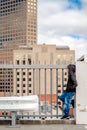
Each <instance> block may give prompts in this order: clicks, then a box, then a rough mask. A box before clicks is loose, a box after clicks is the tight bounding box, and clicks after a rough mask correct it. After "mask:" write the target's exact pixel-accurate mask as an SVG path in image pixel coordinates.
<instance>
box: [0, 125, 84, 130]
mask: <svg viewBox="0 0 87 130" xmlns="http://www.w3.org/2000/svg"><path fill="white" fill-rule="evenodd" d="M9 129H12V130H86V126H84V125H65V124H54V125H53V124H50V125H44V124H43V125H20V126H19V127H8V126H7V125H0V130H9Z"/></svg>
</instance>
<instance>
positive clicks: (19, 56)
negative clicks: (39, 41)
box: [13, 44, 75, 102]
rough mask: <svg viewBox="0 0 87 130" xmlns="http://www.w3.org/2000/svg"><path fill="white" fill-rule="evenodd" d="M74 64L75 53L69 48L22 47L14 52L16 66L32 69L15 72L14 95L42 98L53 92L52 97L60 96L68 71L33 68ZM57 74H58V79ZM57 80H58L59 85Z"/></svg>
mask: <svg viewBox="0 0 87 130" xmlns="http://www.w3.org/2000/svg"><path fill="white" fill-rule="evenodd" d="M74 62H75V51H74V50H70V49H69V47H67V46H56V45H46V44H43V45H35V46H27V47H26V46H25V47H20V48H19V49H17V50H14V52H13V63H14V65H20V66H21V65H31V68H30V69H16V70H15V71H14V77H15V78H14V81H13V82H14V85H13V92H14V93H13V94H14V95H18V96H20V95H27V94H28V95H32V94H37V95H40V96H41V97H42V96H44V95H45V94H46V95H48V96H49V95H50V94H51V92H52V95H55V96H56V94H58V95H60V94H61V93H62V91H63V89H65V88H66V84H67V78H68V73H67V70H66V69H64V70H62V69H58V70H57V71H56V69H53V68H52V71H51V69H44V68H43V67H42V68H41V69H39V68H38V69H32V66H33V65H36V66H37V67H38V66H39V65H42V66H44V65H45V66H46V65H47V66H49V65H56V66H67V65H68V64H74ZM56 72H58V75H57V77H56ZM62 75H64V77H62ZM56 79H58V83H57V82H56ZM62 80H64V82H62ZM56 83H57V84H56ZM56 85H57V87H58V88H57V89H58V90H56ZM62 87H63V88H62ZM54 102H55V101H54Z"/></svg>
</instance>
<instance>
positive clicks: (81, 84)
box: [76, 61, 87, 124]
mask: <svg viewBox="0 0 87 130" xmlns="http://www.w3.org/2000/svg"><path fill="white" fill-rule="evenodd" d="M76 67H77V81H78V87H77V92H76V124H87V62H84V61H82V62H77V63H76Z"/></svg>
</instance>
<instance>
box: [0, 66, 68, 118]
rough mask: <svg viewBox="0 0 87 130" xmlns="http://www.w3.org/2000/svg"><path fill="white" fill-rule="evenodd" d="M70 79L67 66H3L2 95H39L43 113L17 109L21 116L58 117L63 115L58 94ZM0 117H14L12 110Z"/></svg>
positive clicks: (0, 89) (1, 73) (40, 109)
mask: <svg viewBox="0 0 87 130" xmlns="http://www.w3.org/2000/svg"><path fill="white" fill-rule="evenodd" d="M66 80H67V74H66V66H58V65H0V96H24V95H38V97H39V112H37V113H32V112H26V113H20V112H17V118H20V119H40V118H52V119H53V118H58V117H60V116H61V115H62V111H61V110H60V108H59V105H60V106H61V105H62V103H61V102H60V101H58V95H60V94H61V93H62V92H63V90H64V89H65V87H66V85H65V82H66ZM55 105H56V106H55ZM0 116H1V117H4V118H9V117H10V118H11V113H10V112H0Z"/></svg>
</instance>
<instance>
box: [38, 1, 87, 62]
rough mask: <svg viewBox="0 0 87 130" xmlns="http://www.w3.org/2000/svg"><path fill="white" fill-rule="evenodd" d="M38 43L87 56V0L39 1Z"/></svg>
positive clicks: (78, 55)
mask: <svg viewBox="0 0 87 130" xmlns="http://www.w3.org/2000/svg"><path fill="white" fill-rule="evenodd" d="M38 43H39V44H43V43H46V44H56V45H57V46H62V45H64V46H69V47H70V49H71V50H75V58H76V60H77V59H78V58H80V57H81V56H82V55H85V54H87V0H38Z"/></svg>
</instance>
